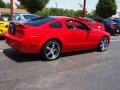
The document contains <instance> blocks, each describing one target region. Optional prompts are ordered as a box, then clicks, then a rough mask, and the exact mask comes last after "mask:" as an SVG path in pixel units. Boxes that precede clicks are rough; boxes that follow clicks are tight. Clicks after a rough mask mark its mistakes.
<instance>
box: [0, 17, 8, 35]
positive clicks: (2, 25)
mask: <svg viewBox="0 0 120 90" xmlns="http://www.w3.org/2000/svg"><path fill="white" fill-rule="evenodd" d="M8 27H9V22H6V21H4V18H3V17H0V37H1V36H5V33H6V32H8Z"/></svg>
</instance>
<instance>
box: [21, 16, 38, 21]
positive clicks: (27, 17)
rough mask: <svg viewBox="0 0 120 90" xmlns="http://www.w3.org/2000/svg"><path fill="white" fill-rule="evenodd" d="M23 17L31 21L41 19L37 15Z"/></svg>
mask: <svg viewBox="0 0 120 90" xmlns="http://www.w3.org/2000/svg"><path fill="white" fill-rule="evenodd" d="M23 17H24V18H25V19H26V20H31V19H35V18H39V16H37V15H23Z"/></svg>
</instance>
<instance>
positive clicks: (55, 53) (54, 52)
mask: <svg viewBox="0 0 120 90" xmlns="http://www.w3.org/2000/svg"><path fill="white" fill-rule="evenodd" d="M60 49H61V48H60V44H59V43H58V42H57V41H56V40H51V41H49V42H47V43H46V44H45V45H44V46H43V48H42V52H41V55H42V59H43V60H49V61H50V60H55V59H57V58H58V57H59V55H60Z"/></svg>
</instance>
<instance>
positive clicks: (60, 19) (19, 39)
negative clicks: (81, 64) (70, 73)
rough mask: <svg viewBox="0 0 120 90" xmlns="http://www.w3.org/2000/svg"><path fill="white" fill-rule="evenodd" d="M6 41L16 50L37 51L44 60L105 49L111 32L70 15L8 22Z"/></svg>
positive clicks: (23, 51)
mask: <svg viewBox="0 0 120 90" xmlns="http://www.w3.org/2000/svg"><path fill="white" fill-rule="evenodd" d="M6 42H7V44H8V45H9V46H11V47H13V48H15V49H16V50H17V51H19V52H22V53H32V54H39V53H40V54H41V57H42V58H43V59H44V60H55V59H57V58H58V57H59V56H60V53H63V52H71V51H78V50H88V49H97V50H99V51H106V50H107V49H108V46H109V42H110V34H109V33H107V32H105V31H102V30H96V29H93V28H89V26H88V25H85V23H83V22H81V21H80V20H78V19H75V18H72V17H65V16H51V17H41V18H37V19H33V20H30V21H28V22H26V23H24V24H20V23H19V24H18V23H15V22H11V23H10V27H9V31H8V33H7V34H6Z"/></svg>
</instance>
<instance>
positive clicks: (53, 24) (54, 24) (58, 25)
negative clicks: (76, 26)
mask: <svg viewBox="0 0 120 90" xmlns="http://www.w3.org/2000/svg"><path fill="white" fill-rule="evenodd" d="M50 27H52V28H62V24H61V23H60V22H55V23H52V24H50Z"/></svg>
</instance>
